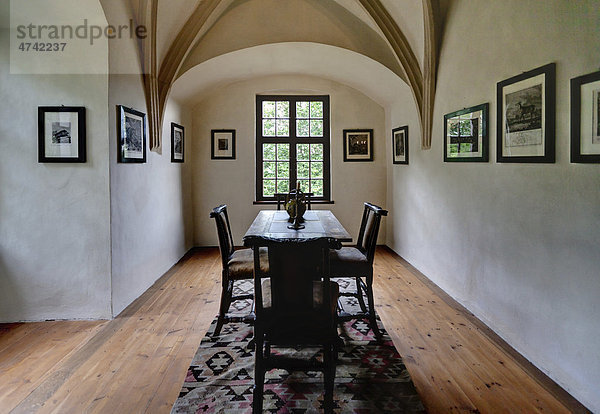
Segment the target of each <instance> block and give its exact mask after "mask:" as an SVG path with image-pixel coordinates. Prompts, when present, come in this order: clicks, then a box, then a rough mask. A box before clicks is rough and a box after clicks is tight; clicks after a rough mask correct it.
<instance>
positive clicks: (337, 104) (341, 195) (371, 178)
mask: <svg viewBox="0 0 600 414" xmlns="http://www.w3.org/2000/svg"><path fill="white" fill-rule="evenodd" d="M264 93H269V94H278V93H282V94H283V93H289V94H296V93H297V94H302V93H306V94H328V95H330V106H331V175H332V176H331V185H332V191H331V192H332V199H333V200H334V201H335V204H332V205H326V206H323V207H322V208H327V209H331V210H332V211H333V212H334V214H335V215H336V217H338V218H339V219H340V221H341V223H342V225H343V226H344V227H345V228H346V229H347V230H348V231H349V232H350V234H352V235H353V237H354V238H355V240H356V236H357V235H358V227H359V224H360V218H361V214H362V209H363V202H364V201H370V202H373V203H375V204H379V205H381V206H383V207H385V203H386V170H385V169H386V150H385V148H386V142H387V141H386V138H387V137H386V134H385V130H384V122H385V114H384V111H383V108H382V107H381V106H379V105H378V104H376V103H375V102H374V101H372V100H370V99H369V98H367V97H366V96H365V95H363V94H362V93H360V92H358V91H356V90H355V89H352V88H349V87H347V86H344V85H342V84H339V83H336V82H333V81H327V80H323V79H318V78H313V77H306V76H270V77H266V78H258V79H253V80H248V81H243V82H239V83H235V84H232V85H230V86H228V87H224V88H222V89H220V90H219V91H218V92H216V93H214V94H212V95H208V96H206V99H205V100H204V101H202V102H201V103H200V104H198V105H197V106H196V107H195V108H194V111H193V130H194V142H193V148H192V151H193V154H194V155H193V156H194V170H193V191H192V194H193V203H194V240H195V243H196V245H200V246H207V245H208V246H211V245H212V246H216V245H217V244H218V241H217V235H216V229H215V224H214V221H213V220H212V219H210V218H209V213H210V211H211V209H212V208H213V207H215V206H217V205H219V204H222V203H225V204H227V205H228V206H229V212H230V213H229V214H230V221H231V226H232V231H233V236H234V241H235V243H236V244H238V245H240V244H241V242H242V236H243V235H244V233H245V232H246V230H247V229H248V227H249V226H250V223H252V220H253V219H254V217H255V216H256V214H257V212H258V211H259V210H261V209H265V208H268V209H274V208H275V206H273V205H271V206H264V205H263V206H260V205H253V204H252V202H253V201H254V191H255V190H254V189H255V182H254V176H255V154H254V151H255V129H256V127H255V123H256V119H255V107H256V95H257V94H264ZM224 128H231V129H235V130H236V154H237V157H236V160H211V159H210V131H211V129H224ZM350 128H373V134H374V161H373V162H358V163H357V162H346V163H344V162H343V141H342V130H343V129H350ZM317 208H318V207H317ZM380 236H381V240H385V229H384V228H382V230H381V234H380Z"/></svg>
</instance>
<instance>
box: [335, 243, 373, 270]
mask: <svg viewBox="0 0 600 414" xmlns="http://www.w3.org/2000/svg"><path fill="white" fill-rule="evenodd" d="M329 255H330V260H331V274H332V275H346V276H362V275H366V274H368V273H369V272H370V269H371V263H369V259H368V258H367V255H366V254H364V253H363V252H361V251H360V250H359V249H357V248H356V247H350V246H347V247H346V246H344V247H342V248H341V249H340V250H332V251H331V252H330V253H329Z"/></svg>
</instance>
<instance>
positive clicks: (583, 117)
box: [571, 71, 600, 164]
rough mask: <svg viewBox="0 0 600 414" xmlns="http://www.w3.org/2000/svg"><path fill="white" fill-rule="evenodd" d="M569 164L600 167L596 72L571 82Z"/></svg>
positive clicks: (599, 86)
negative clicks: (596, 165) (597, 165)
mask: <svg viewBox="0 0 600 414" xmlns="http://www.w3.org/2000/svg"><path fill="white" fill-rule="evenodd" d="M571 162H572V163H583V164H600V71H598V72H594V73H589V74H587V75H582V76H578V77H576V78H573V79H571Z"/></svg>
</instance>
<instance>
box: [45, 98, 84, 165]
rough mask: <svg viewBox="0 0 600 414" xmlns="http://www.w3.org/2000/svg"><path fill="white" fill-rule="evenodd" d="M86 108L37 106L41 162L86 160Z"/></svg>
mask: <svg viewBox="0 0 600 414" xmlns="http://www.w3.org/2000/svg"><path fill="white" fill-rule="evenodd" d="M85 154H86V152H85V108H84V107H83V106H40V107H38V162H85Z"/></svg>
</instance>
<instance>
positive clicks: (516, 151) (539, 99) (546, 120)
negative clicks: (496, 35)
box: [496, 63, 556, 163]
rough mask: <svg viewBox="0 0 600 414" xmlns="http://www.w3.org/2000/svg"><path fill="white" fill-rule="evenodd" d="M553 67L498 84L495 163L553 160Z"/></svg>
mask: <svg viewBox="0 0 600 414" xmlns="http://www.w3.org/2000/svg"><path fill="white" fill-rule="evenodd" d="M555 79H556V65H555V64H554V63H550V64H548V65H545V66H542V67H539V68H537V69H533V70H530V71H528V72H525V73H522V74H520V75H517V76H514V77H512V78H510V79H506V80H504V81H502V82H499V83H498V90H497V99H498V125H497V128H498V131H497V141H498V143H497V147H496V149H497V161H498V162H540V163H541V162H546V163H552V162H554V160H555V142H554V135H555V131H554V123H555V111H556V105H555V103H556V96H555Z"/></svg>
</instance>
